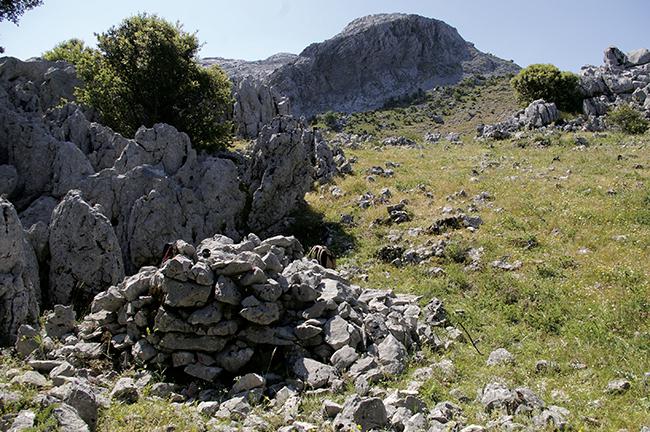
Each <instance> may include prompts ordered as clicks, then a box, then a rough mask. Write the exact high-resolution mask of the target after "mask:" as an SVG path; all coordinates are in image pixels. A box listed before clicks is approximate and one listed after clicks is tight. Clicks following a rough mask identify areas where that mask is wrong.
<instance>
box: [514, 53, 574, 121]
mask: <svg viewBox="0 0 650 432" xmlns="http://www.w3.org/2000/svg"><path fill="white" fill-rule="evenodd" d="M578 81H579V79H578V76H577V75H575V74H573V73H571V72H561V71H560V70H559V69H558V68H557V67H555V66H553V65H551V64H534V65H530V66H528V67H526V68H524V69H522V70H521V71H520V72H519V74H517V75H516V76H515V77H514V78H512V80H510V84H511V85H512V87H513V88H514V90H515V93H516V95H517V99H518V100H519V102H520V103H522V104H523V105H528V104H529V103H531V102H532V101H534V100H537V99H544V100H545V101H546V102H555V104H556V105H557V107H558V108H559V109H560V110H562V111H578V110H579V109H580V104H581V102H582V98H581V96H580V92H579V90H578Z"/></svg>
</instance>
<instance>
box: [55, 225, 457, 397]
mask: <svg viewBox="0 0 650 432" xmlns="http://www.w3.org/2000/svg"><path fill="white" fill-rule="evenodd" d="M172 250H173V251H174V252H177V254H176V255H175V256H172V257H170V258H169V259H167V260H166V261H165V262H164V263H162V265H161V266H160V268H156V267H143V268H142V269H141V270H140V271H139V272H138V273H137V274H135V275H133V276H129V277H127V278H126V279H124V281H123V282H121V283H120V284H118V285H117V286H112V287H110V288H109V289H107V290H106V291H104V292H101V293H100V294H98V295H97V296H96V297H95V298H94V300H93V302H92V305H91V313H90V314H89V315H87V316H86V317H85V318H84V320H83V322H82V323H81V324H80V325H79V332H78V341H75V340H74V339H73V342H76V345H81V347H82V348H83V351H84V353H86V354H87V353H96V354H97V356H100V355H102V354H101V353H105V352H107V351H108V352H109V353H111V357H112V358H113V359H114V360H116V361H118V363H119V364H121V365H124V366H127V365H132V364H136V365H148V366H153V367H156V366H159V367H161V368H166V369H167V370H170V371H177V372H180V373H181V375H182V374H186V375H189V377H191V378H193V379H194V378H197V379H199V380H203V381H207V382H213V383H218V382H229V378H232V377H234V376H237V375H243V374H246V373H251V372H256V373H257V374H259V375H258V376H260V377H262V376H263V375H264V376H267V375H265V373H266V372H268V371H269V370H271V371H272V372H273V371H275V372H276V373H277V376H281V375H283V374H284V375H285V378H290V379H295V378H297V379H299V380H301V382H302V385H303V386H304V387H305V388H311V389H317V388H323V387H328V388H332V389H336V388H337V387H338V388H342V387H343V380H342V378H343V377H344V375H346V374H347V376H348V377H352V378H353V379H356V380H357V381H359V380H360V381H361V382H360V383H359V382H357V385H360V386H361V387H362V388H363V387H364V384H365V386H366V387H367V386H369V385H370V384H372V383H376V382H377V381H378V380H379V379H381V378H383V377H384V376H387V375H394V374H398V373H400V372H402V371H403V370H404V369H405V367H406V361H407V357H408V355H409V352H414V351H416V350H417V349H418V348H419V347H420V346H421V345H422V344H426V343H431V344H433V345H434V346H435V345H442V344H443V342H442V341H441V340H440V339H439V338H438V337H437V336H436V334H435V333H434V327H436V326H440V325H443V324H445V323H446V320H445V313H444V310H443V308H442V304H441V303H440V301H438V300H434V301H432V302H431V303H430V304H429V305H428V306H426V308H425V309H426V310H425V313H424V314H422V310H421V308H420V307H419V306H418V303H417V301H418V300H419V298H418V297H416V296H412V295H396V294H394V293H393V292H392V291H385V290H373V289H362V288H360V287H359V286H356V285H351V284H350V283H349V282H347V281H346V280H345V279H343V278H342V277H341V276H339V274H338V273H337V272H335V271H333V270H330V269H326V268H324V267H321V266H320V265H318V264H317V263H316V262H315V261H310V260H308V259H306V258H303V257H302V256H303V248H302V246H301V245H300V243H299V242H298V241H297V240H296V239H295V238H294V237H283V236H276V237H272V238H268V239H266V240H264V241H261V240H260V239H259V238H258V237H257V236H255V235H252V234H251V235H248V236H247V237H246V238H245V239H244V240H243V241H242V242H241V243H234V242H233V240H231V239H230V238H228V237H225V236H222V235H215V236H214V237H212V238H209V239H206V240H204V241H202V242H201V243H200V244H199V245H198V247H197V248H194V247H193V246H192V245H190V244H188V243H185V242H183V241H177V242H176V243H175V244H174V245H173V247H172ZM422 315H424V319H423V317H422ZM68 351H69V352H75V348H74V347H73V348H72V349H70V350H68ZM53 355H56V353H53ZM86 357H88V356H87V355H86ZM90 357H93V355H92V354H91V355H90ZM261 379H262V380H263V381H265V380H266V378H261ZM266 384H272V383H266V382H264V385H266Z"/></svg>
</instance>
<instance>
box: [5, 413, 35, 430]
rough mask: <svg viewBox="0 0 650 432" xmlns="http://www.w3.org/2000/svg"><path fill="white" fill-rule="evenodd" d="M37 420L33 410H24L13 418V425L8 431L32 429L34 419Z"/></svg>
mask: <svg viewBox="0 0 650 432" xmlns="http://www.w3.org/2000/svg"><path fill="white" fill-rule="evenodd" d="M35 420H36V414H34V412H33V411H31V410H22V411H21V412H19V413H18V415H17V416H16V417H15V418H14V419H13V422H12V423H11V427H10V428H9V429H7V432H21V431H24V430H31V429H32V428H33V427H34V421H35Z"/></svg>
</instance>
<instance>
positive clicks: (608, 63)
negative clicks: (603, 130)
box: [579, 47, 650, 118]
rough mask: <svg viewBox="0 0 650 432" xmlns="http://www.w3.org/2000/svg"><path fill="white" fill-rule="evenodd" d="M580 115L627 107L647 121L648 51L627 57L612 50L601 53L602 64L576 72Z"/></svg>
mask: <svg viewBox="0 0 650 432" xmlns="http://www.w3.org/2000/svg"><path fill="white" fill-rule="evenodd" d="M579 75H580V90H581V92H582V95H583V96H584V98H585V99H584V101H583V113H584V114H585V115H587V116H602V115H604V114H606V113H607V111H609V110H610V109H611V108H613V107H616V106H618V105H621V104H630V105H632V106H633V107H634V108H636V109H637V110H639V111H641V112H643V113H645V114H646V116H647V117H649V118H650V103H647V102H648V101H649V100H650V51H648V50H647V49H645V48H642V49H638V50H635V51H631V52H629V53H627V54H625V53H623V52H622V51H621V50H619V49H618V48H615V47H609V48H607V49H606V50H605V55H604V65H603V66H600V67H595V66H584V67H583V68H582V69H581V70H580V74H579Z"/></svg>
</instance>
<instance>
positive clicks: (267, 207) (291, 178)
mask: <svg viewBox="0 0 650 432" xmlns="http://www.w3.org/2000/svg"><path fill="white" fill-rule="evenodd" d="M314 142H315V137H314V133H313V132H311V131H309V130H308V129H307V128H306V127H305V126H304V125H303V124H302V123H301V122H300V121H299V120H296V119H294V118H292V117H277V118H275V119H274V120H273V121H272V122H271V124H269V125H267V126H265V127H264V128H263V129H262V132H261V133H260V136H259V137H258V138H257V141H256V142H255V145H254V146H253V149H252V161H251V164H250V166H249V168H248V172H247V173H246V180H245V182H246V183H247V184H248V187H249V191H250V194H251V196H252V201H251V206H250V213H249V214H248V227H249V228H250V229H251V231H254V232H259V233H265V232H273V231H276V230H277V226H276V224H277V223H278V222H279V221H282V220H283V219H284V218H285V217H286V216H287V215H288V214H289V213H290V212H291V211H292V210H294V209H295V208H296V204H297V203H300V202H302V201H303V198H304V196H305V193H306V192H307V191H308V190H309V189H310V188H311V185H312V182H313V181H314V167H313V165H312V162H311V160H312V156H313V151H314Z"/></svg>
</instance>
